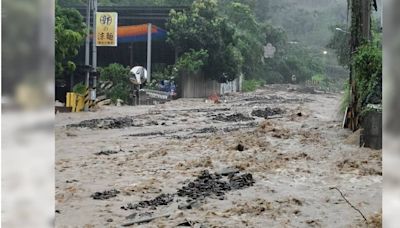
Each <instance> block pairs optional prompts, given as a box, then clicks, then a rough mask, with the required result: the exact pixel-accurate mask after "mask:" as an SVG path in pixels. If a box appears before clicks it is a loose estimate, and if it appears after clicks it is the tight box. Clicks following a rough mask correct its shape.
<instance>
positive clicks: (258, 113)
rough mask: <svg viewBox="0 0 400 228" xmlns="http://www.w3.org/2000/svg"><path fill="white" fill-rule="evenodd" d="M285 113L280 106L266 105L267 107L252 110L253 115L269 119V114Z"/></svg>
mask: <svg viewBox="0 0 400 228" xmlns="http://www.w3.org/2000/svg"><path fill="white" fill-rule="evenodd" d="M283 113H284V111H283V110H282V109H280V108H270V107H266V108H265V109H255V110H253V111H252V112H251V115H252V116H257V117H262V118H265V119H267V118H268V117H269V116H275V115H279V114H283Z"/></svg>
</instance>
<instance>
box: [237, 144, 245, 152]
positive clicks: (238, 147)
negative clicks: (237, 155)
mask: <svg viewBox="0 0 400 228" xmlns="http://www.w3.org/2000/svg"><path fill="white" fill-rule="evenodd" d="M236 150H238V151H244V146H243V145H242V144H240V143H239V144H238V145H237V146H236Z"/></svg>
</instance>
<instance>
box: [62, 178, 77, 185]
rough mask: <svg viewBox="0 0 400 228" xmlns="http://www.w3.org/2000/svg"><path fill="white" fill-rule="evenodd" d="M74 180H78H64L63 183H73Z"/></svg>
mask: <svg viewBox="0 0 400 228" xmlns="http://www.w3.org/2000/svg"><path fill="white" fill-rule="evenodd" d="M74 182H79V181H78V180H75V179H73V180H66V181H65V183H67V184H71V183H74Z"/></svg>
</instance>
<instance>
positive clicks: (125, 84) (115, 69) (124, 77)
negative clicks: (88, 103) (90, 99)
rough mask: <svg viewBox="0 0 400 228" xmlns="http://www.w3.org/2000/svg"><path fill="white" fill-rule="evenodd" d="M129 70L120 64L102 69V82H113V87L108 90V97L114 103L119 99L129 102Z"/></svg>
mask: <svg viewBox="0 0 400 228" xmlns="http://www.w3.org/2000/svg"><path fill="white" fill-rule="evenodd" d="M129 70H130V69H129V68H126V67H124V66H122V65H121V64H118V63H113V64H110V65H108V66H107V67H104V68H100V69H99V72H100V80H101V81H109V82H112V84H113V86H112V87H111V88H110V89H108V90H106V91H105V92H106V96H107V97H108V98H110V99H111V100H112V101H113V102H114V103H115V102H116V101H117V99H121V100H123V101H124V102H127V101H128V99H129V92H130V91H131V82H130V81H129Z"/></svg>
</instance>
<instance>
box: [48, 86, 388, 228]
mask: <svg viewBox="0 0 400 228" xmlns="http://www.w3.org/2000/svg"><path fill="white" fill-rule="evenodd" d="M289 87H291V86H289V85H273V86H267V87H265V88H262V89H260V90H257V91H256V92H251V93H241V94H232V95H229V96H226V97H224V98H221V103H218V104H215V103H214V102H205V101H204V99H179V100H175V101H172V102H169V103H166V104H161V105H155V106H140V107H128V106H123V107H112V106H110V107H102V108H101V109H99V110H98V111H96V112H90V113H60V114H57V116H56V130H55V131H56V226H57V227H121V225H123V224H127V225H129V223H135V222H140V221H143V220H147V219H148V220H150V221H149V222H143V223H140V224H137V223H136V224H133V225H132V227H135V226H140V227H176V226H178V225H181V226H185V225H186V226H192V227H365V221H364V219H363V217H362V215H361V214H360V213H359V212H358V211H357V210H356V209H358V210H359V211H360V212H361V213H362V214H363V215H364V216H365V217H366V218H367V220H368V222H369V223H370V225H371V224H372V225H371V226H374V225H376V224H378V223H379V221H378V220H379V215H380V214H381V196H382V192H381V184H382V171H381V169H382V162H381V152H382V151H380V150H371V149H368V148H359V147H358V145H357V142H356V141H357V140H355V139H356V135H354V134H352V133H351V132H349V131H348V130H345V129H342V128H341V123H342V116H341V115H338V107H339V103H340V99H341V98H340V97H341V95H340V94H333V93H310V91H308V90H302V89H300V88H296V89H288V88H289ZM254 110H259V111H258V112H253V111H254ZM265 110H267V111H265ZM252 114H253V115H252ZM260 114H261V115H260ZM264 114H265V116H263V115H264ZM254 115H258V116H260V117H258V116H254ZM85 120H86V121H85ZM82 121H83V122H82ZM205 170H207V171H208V172H209V173H210V176H214V173H217V174H221V173H223V172H226V171H228V172H229V171H232V173H235V172H239V173H236V174H230V175H228V177H226V176H219V175H216V176H214V177H215V178H216V179H218V178H220V179H218V180H213V179H212V178H211V179H210V180H206V181H204V179H203V182H202V184H205V185H207V184H209V183H214V182H213V181H216V182H218V183H219V184H218V186H220V185H223V186H225V184H226V183H228V185H229V184H231V183H233V182H230V181H232V178H235V177H243V176H241V175H244V174H251V175H250V176H251V178H252V179H251V181H254V183H250V182H246V183H247V184H248V185H246V184H244V185H240V186H239V187H232V186H228V187H227V189H223V190H221V191H222V193H221V192H219V193H218V194H216V192H213V187H215V186H216V185H213V186H212V187H210V189H195V188H196V187H198V186H197V185H195V182H196V181H195V180H196V178H197V177H199V175H201V174H204V172H203V171H205ZM247 177H249V176H247ZM197 180H201V178H199V179H197ZM246 180H248V179H246ZM190 182H192V183H190ZM222 182H223V183H222ZM221 183H222V184H221ZM185 186H186V188H185ZM225 187H226V186H225ZM179 189H180V191H182V189H186V190H187V189H189V190H193V189H195V190H196V191H197V193H196V194H200V196H195V197H192V200H188V198H190V196H189V197H188V196H182V194H178V193H179ZM338 190H340V191H341V192H342V193H343V196H344V197H342V195H341V194H340V193H339V191H338ZM104 191H109V192H105V194H103V193H104ZM199 191H200V193H199ZM201 191H205V192H207V191H211V193H210V194H206V195H204V194H203V193H201ZM96 192H97V193H96ZM169 194H170V195H169ZM96 196H97V197H96ZM166 196H168V197H166ZM94 198H97V199H94ZM154 199H155V200H154ZM346 200H348V202H349V203H350V204H351V205H353V206H354V207H355V208H356V209H354V208H353V207H352V206H351V205H350V204H349V203H348V202H346ZM140 202H141V203H140ZM138 203H139V204H138ZM129 205H130V206H129Z"/></svg>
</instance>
